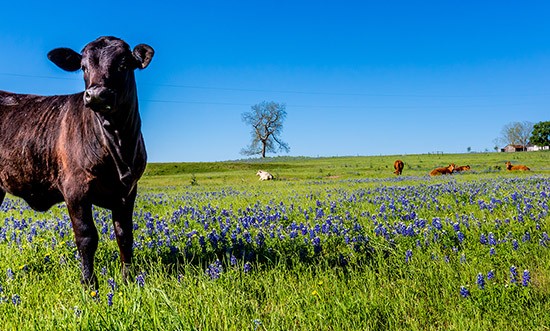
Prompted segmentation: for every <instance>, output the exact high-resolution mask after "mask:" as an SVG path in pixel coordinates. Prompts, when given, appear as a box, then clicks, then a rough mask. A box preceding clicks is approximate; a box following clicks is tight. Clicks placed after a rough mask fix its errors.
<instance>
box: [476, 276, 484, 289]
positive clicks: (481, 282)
mask: <svg viewBox="0 0 550 331" xmlns="http://www.w3.org/2000/svg"><path fill="white" fill-rule="evenodd" d="M477 286H478V287H479V288H480V289H482V290H484V289H485V278H484V277H483V274H482V273H481V272H480V273H478V274H477Z"/></svg>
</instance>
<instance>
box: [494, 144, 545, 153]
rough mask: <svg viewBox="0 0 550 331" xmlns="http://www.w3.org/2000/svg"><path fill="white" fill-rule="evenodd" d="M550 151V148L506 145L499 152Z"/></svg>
mask: <svg viewBox="0 0 550 331" xmlns="http://www.w3.org/2000/svg"><path fill="white" fill-rule="evenodd" d="M547 150H550V146H537V145H527V146H523V145H506V146H505V147H504V148H501V149H500V151H501V152H507V153H513V152H523V151H527V152H534V151H547Z"/></svg>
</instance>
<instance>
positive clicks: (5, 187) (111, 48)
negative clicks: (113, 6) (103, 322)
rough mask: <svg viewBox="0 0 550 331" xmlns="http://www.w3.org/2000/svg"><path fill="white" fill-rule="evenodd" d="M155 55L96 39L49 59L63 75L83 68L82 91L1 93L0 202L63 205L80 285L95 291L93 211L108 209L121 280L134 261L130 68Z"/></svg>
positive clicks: (140, 161)
mask: <svg viewBox="0 0 550 331" xmlns="http://www.w3.org/2000/svg"><path fill="white" fill-rule="evenodd" d="M153 54H154V50H153V49H152V48H151V47H150V46H148V45H145V44H140V45H137V46H136V47H135V48H134V49H133V51H132V50H130V47H129V46H128V44H126V43H125V42H124V41H122V40H121V39H118V38H115V37H100V38H98V39H96V40H95V41H93V42H91V43H89V44H88V45H86V46H85V47H84V49H83V50H82V54H79V53H77V52H75V51H73V50H71V49H68V48H56V49H54V50H52V51H51V52H49V53H48V58H49V59H50V60H51V61H52V62H53V63H55V64H56V65H57V66H59V67H60V68H61V69H64V70H67V71H76V70H79V69H82V71H83V72H84V81H85V85H86V90H85V91H84V92H80V93H77V94H72V95H57V96H37V95H29V94H14V93H9V92H4V91H0V189H1V191H0V202H1V201H2V200H3V199H4V196H5V194H6V192H9V193H11V194H13V195H15V196H19V197H21V198H23V199H25V201H26V202H27V203H28V204H29V205H30V206H31V207H32V208H33V209H35V210H39V211H46V210H48V209H49V208H50V207H51V206H52V205H54V204H55V203H58V202H62V201H65V203H66V205H67V209H68V211H69V215H70V217H71V222H72V226H73V230H74V235H75V241H76V245H77V247H78V251H79V253H80V256H81V263H82V281H83V283H85V284H90V285H92V286H93V287H97V278H96V276H95V274H94V254H95V251H96V249H97V244H98V234H97V230H96V228H95V225H94V220H93V217H92V205H97V206H100V207H103V208H107V209H110V210H111V211H112V216H113V225H114V229H115V235H116V238H117V242H118V246H119V249H120V259H121V262H122V275H123V278H124V279H125V280H126V279H127V277H128V272H129V266H130V264H131V261H132V245H133V235H132V227H133V225H132V214H133V209H134V200H135V198H136V191H137V186H136V183H137V181H138V179H139V178H140V177H141V175H142V174H143V171H144V169H145V165H146V160H147V154H146V152H145V144H144V142H143V137H142V135H141V119H140V116H139V112H138V99H137V90H136V82H135V78H134V70H135V69H136V68H139V69H144V68H146V67H147V66H148V65H149V63H150V61H151V59H152V57H153Z"/></svg>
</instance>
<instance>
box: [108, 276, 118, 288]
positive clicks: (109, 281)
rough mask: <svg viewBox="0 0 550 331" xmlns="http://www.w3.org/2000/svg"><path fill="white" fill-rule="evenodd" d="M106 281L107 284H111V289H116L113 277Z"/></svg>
mask: <svg viewBox="0 0 550 331" xmlns="http://www.w3.org/2000/svg"><path fill="white" fill-rule="evenodd" d="M107 283H108V284H109V286H111V290H112V291H114V290H115V289H116V282H115V280H114V279H112V278H109V279H107Z"/></svg>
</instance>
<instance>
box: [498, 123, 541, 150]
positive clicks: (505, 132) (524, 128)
mask: <svg viewBox="0 0 550 331" xmlns="http://www.w3.org/2000/svg"><path fill="white" fill-rule="evenodd" d="M532 131H533V123H531V122H528V121H525V122H512V123H508V124H506V125H505V126H504V127H503V128H502V131H501V133H500V134H501V136H500V140H501V141H502V143H503V144H509V145H521V146H523V148H524V149H525V147H526V146H527V144H528V143H529V138H530V137H531V132H532Z"/></svg>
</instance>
